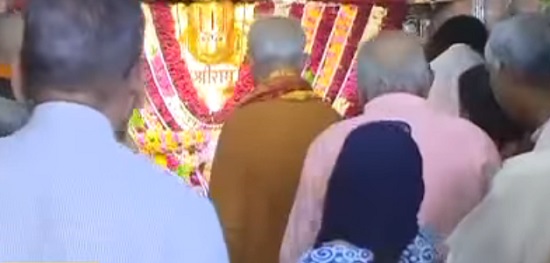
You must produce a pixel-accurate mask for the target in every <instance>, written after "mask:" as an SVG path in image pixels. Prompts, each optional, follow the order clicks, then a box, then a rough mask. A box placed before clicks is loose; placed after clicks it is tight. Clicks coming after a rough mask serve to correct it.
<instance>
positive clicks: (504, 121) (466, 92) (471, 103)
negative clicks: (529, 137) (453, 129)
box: [459, 65, 524, 146]
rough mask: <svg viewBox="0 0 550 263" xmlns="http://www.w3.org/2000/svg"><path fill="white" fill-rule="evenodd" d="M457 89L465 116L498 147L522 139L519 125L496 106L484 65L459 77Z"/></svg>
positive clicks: (522, 133)
mask: <svg viewBox="0 0 550 263" xmlns="http://www.w3.org/2000/svg"><path fill="white" fill-rule="evenodd" d="M459 91H460V92H459V97H460V103H461V104H462V106H463V109H464V111H465V113H466V115H467V117H468V119H469V120H470V121H472V122H473V123H474V124H476V125H477V126H479V127H480V128H481V129H483V130H484V131H485V132H486V133H487V134H488V135H489V136H490V137H491V138H492V139H493V141H495V143H497V144H498V145H499V146H503V145H504V144H505V143H508V142H512V141H517V140H521V139H522V138H523V135H524V132H523V130H522V129H521V127H520V126H519V125H518V124H517V123H515V122H513V121H512V120H511V119H510V118H509V117H508V115H506V113H505V112H504V111H503V110H502V108H501V107H500V106H499V105H498V103H497V101H496V99H495V97H494V95H493V91H492V90H491V86H490V81H489V72H488V71H487V69H486V68H485V66H483V65H480V66H476V67H474V68H471V69H469V70H467V71H466V72H464V74H462V75H461V76H460V79H459Z"/></svg>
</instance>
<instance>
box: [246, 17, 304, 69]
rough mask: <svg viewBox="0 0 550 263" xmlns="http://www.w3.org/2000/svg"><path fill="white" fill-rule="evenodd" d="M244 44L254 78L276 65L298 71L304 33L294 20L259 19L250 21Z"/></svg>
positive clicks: (300, 66)
mask: <svg viewBox="0 0 550 263" xmlns="http://www.w3.org/2000/svg"><path fill="white" fill-rule="evenodd" d="M248 44H249V46H248V51H249V55H250V58H251V59H252V60H253V62H254V73H255V75H256V76H255V77H256V78H263V77H266V76H267V75H268V74H270V73H271V72H273V71H275V70H280V69H287V70H289V69H292V70H296V71H298V72H299V71H301V69H302V67H303V64H304V60H305V56H304V47H305V44H306V35H305V33H304V31H303V29H302V27H301V25H300V22H299V21H297V20H294V19H290V18H283V17H270V18H264V19H259V20H257V21H256V22H254V24H252V27H251V29H250V32H249V36H248Z"/></svg>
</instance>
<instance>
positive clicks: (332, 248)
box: [301, 121, 435, 263]
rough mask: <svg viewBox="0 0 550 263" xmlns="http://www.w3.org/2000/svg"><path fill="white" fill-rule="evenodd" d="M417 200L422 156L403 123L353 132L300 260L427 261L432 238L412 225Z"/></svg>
mask: <svg viewBox="0 0 550 263" xmlns="http://www.w3.org/2000/svg"><path fill="white" fill-rule="evenodd" d="M423 197H424V182H423V179H422V156H421V154H420V151H419V149H418V146H417V145H416V143H415V141H414V139H413V138H412V137H411V131H410V127H409V125H407V124H406V123H403V122H396V121H383V122H375V123H369V124H366V125H363V126H360V127H358V128H356V129H355V130H354V131H352V132H351V133H350V134H349V136H348V137H347V138H346V141H345V143H344V146H343V148H342V151H341V152H340V155H339V157H338V159H337V162H336V165H335V167H334V170H333V173H332V176H331V178H330V181H329V184H328V189H327V195H326V198H325V205H324V211H323V221H322V224H321V229H320V231H319V234H318V236H317V240H316V243H315V246H314V248H313V249H312V250H311V251H310V252H309V253H308V254H307V255H305V256H304V259H303V260H302V261H301V262H302V263H332V262H338V263H362V262H373V263H374V262H376V259H377V257H376V255H377V254H378V255H379V256H380V257H381V258H382V257H383V256H381V255H386V256H387V255H388V254H389V255H395V258H396V259H397V258H398V256H399V255H400V254H402V257H401V260H400V262H402V263H409V262H422V263H431V262H433V261H434V257H435V249H434V247H433V245H432V244H433V243H432V240H431V239H430V238H429V236H428V235H427V234H425V233H423V232H422V231H420V230H419V226H418V218H417V214H418V210H419V209H420V204H421V203H422V200H423ZM391 257H393V256H391ZM331 260H332V261H331Z"/></svg>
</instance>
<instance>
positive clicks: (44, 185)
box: [0, 102, 228, 263]
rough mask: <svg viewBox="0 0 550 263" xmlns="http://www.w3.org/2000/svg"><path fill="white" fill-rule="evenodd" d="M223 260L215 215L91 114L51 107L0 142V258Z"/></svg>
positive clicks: (153, 262) (151, 262) (157, 262)
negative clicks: (122, 142)
mask: <svg viewBox="0 0 550 263" xmlns="http://www.w3.org/2000/svg"><path fill="white" fill-rule="evenodd" d="M4 261H8V262H28V261H39V262H53V261H55V262H77V261H78V262H82V261H89V262H101V263H140V262H142V263H169V262H174V263H176V262H178V263H184V262H190V263H191V262H193V263H201V262H204V263H226V262H228V257H227V251H226V247H225V243H224V240H223V235H222V231H221V227H220V224H219V221H218V217H217V215H216V212H215V210H214V208H213V206H212V204H211V203H210V202H209V200H207V199H205V198H202V197H199V196H198V195H197V194H196V193H195V192H193V191H192V190H191V189H190V188H189V187H188V186H186V185H183V184H181V183H180V182H179V181H178V180H177V178H175V177H173V176H171V174H168V173H167V172H164V171H163V170H161V169H160V168H158V167H156V166H155V165H154V164H153V163H151V161H150V160H148V159H147V158H146V157H141V156H138V155H135V154H134V153H132V152H131V151H130V150H128V149H126V148H125V147H121V146H120V145H119V144H118V143H117V142H116V140H115V137H114V133H113V129H112V127H111V125H110V123H109V121H108V119H107V118H105V117H104V116H103V115H102V114H101V113H99V112H97V111H95V110H93V109H91V108H89V107H85V106H81V105H77V104H70V103H62V102H54V103H45V104H41V105H38V106H37V107H36V108H35V110H34V112H33V115H32V117H31V119H30V121H29V122H28V124H27V125H26V126H25V127H24V128H23V129H22V130H21V131H19V132H17V133H15V134H14V135H12V136H10V137H6V138H4V139H0V262H4Z"/></svg>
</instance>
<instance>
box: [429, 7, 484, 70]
mask: <svg viewBox="0 0 550 263" xmlns="http://www.w3.org/2000/svg"><path fill="white" fill-rule="evenodd" d="M488 36H489V32H488V31H487V28H486V27H485V25H484V24H483V23H482V22H481V21H480V20H479V19H477V18H475V17H473V16H467V15H460V16H455V17H452V18H450V19H449V20H447V21H446V22H445V23H443V25H441V27H440V28H439V29H437V31H436V32H435V33H434V35H433V36H432V37H431V38H430V40H429V41H428V44H427V45H426V57H427V58H428V61H432V60H434V59H435V58H437V57H438V56H439V55H440V54H441V53H443V52H445V50H447V49H448V48H450V47H451V46H452V45H455V44H466V45H468V46H470V48H472V49H473V50H474V51H476V52H478V53H479V54H480V55H483V52H484V48H485V43H486V42H487V38H488Z"/></svg>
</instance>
